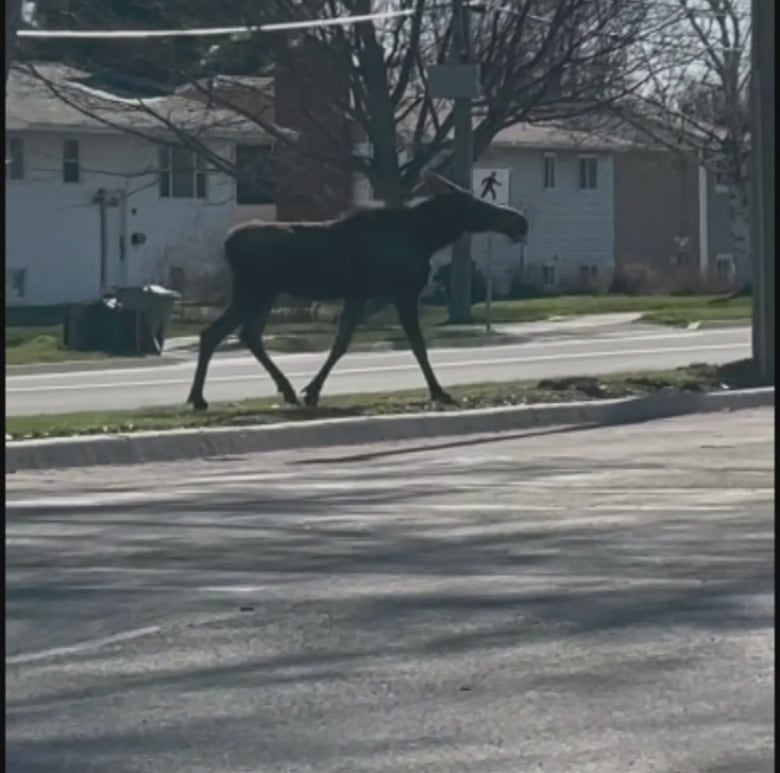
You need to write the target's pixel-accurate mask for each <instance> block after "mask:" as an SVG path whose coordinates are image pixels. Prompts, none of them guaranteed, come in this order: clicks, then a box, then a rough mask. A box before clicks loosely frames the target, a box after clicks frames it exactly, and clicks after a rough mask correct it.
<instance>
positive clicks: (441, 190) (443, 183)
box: [425, 172, 465, 196]
mask: <svg viewBox="0 0 780 773" xmlns="http://www.w3.org/2000/svg"><path fill="white" fill-rule="evenodd" d="M425 185H426V186H427V188H428V190H429V191H430V192H431V193H432V194H433V195H434V196H445V195H446V194H448V193H465V191H464V190H463V188H460V187H459V186H457V185H455V183H451V182H450V181H449V180H446V179H445V178H444V177H442V176H441V175H438V174H435V173H434V172H428V173H427V174H426V175H425Z"/></svg>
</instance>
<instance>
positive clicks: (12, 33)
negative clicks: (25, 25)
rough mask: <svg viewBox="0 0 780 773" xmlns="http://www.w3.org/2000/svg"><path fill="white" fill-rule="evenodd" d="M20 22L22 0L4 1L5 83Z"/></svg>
mask: <svg viewBox="0 0 780 773" xmlns="http://www.w3.org/2000/svg"><path fill="white" fill-rule="evenodd" d="M21 22H22V0H5V82H6V83H8V73H9V72H10V70H11V64H12V63H13V61H14V57H15V54H16V32H17V30H18V29H19V27H20V26H21Z"/></svg>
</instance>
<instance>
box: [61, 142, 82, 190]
mask: <svg viewBox="0 0 780 773" xmlns="http://www.w3.org/2000/svg"><path fill="white" fill-rule="evenodd" d="M62 181H63V182H66V183H77V182H78V181H79V141H78V140H65V142H64V144H63V146H62Z"/></svg>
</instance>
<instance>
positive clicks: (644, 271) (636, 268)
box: [607, 263, 655, 295]
mask: <svg viewBox="0 0 780 773" xmlns="http://www.w3.org/2000/svg"><path fill="white" fill-rule="evenodd" d="M654 289H655V273H654V272H653V270H652V269H651V268H650V267H649V266H643V265H641V264H638V263H629V264H628V265H625V266H618V267H617V268H616V269H615V273H614V274H613V276H612V281H611V282H610V285H609V290H608V291H607V292H609V293H613V294H615V295H649V294H650V293H652V291H653V290H654Z"/></svg>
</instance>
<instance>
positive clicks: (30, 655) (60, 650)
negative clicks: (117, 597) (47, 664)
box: [5, 625, 162, 666]
mask: <svg viewBox="0 0 780 773" xmlns="http://www.w3.org/2000/svg"><path fill="white" fill-rule="evenodd" d="M161 630H162V629H161V628H160V626H159V625H148V626H146V627H145V628H133V629H131V630H129V631H122V632H120V633H115V634H113V635H112V636H103V637H101V638H99V639H89V640H87V641H83V642H79V643H78V644H71V645H70V646H68V647H52V648H51V649H48V650H38V652H26V653H20V654H19V655H11V657H7V658H6V659H5V664H6V666H14V665H18V664H21V663H35V662H36V661H39V660H49V659H50V658H57V657H62V656H63V655H75V654H76V653H79V652H84V651H86V650H95V649H100V648H101V647H105V646H107V645H109V644H116V643H117V642H124V641H130V640H132V639H140V638H141V637H142V636H151V635H152V634H155V633H159V632H160V631H161Z"/></svg>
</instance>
